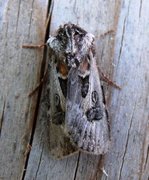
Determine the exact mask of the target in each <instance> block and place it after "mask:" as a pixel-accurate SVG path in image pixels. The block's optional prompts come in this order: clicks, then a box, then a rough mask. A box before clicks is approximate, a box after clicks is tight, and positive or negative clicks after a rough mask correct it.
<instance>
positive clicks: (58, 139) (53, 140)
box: [48, 56, 77, 158]
mask: <svg viewBox="0 0 149 180" xmlns="http://www.w3.org/2000/svg"><path fill="white" fill-rule="evenodd" d="M49 65H50V66H49V69H48V71H49V72H50V74H49V81H50V93H49V98H50V126H49V127H50V129H49V150H50V154H51V155H53V156H54V157H56V158H63V157H65V156H67V155H69V154H71V153H74V152H76V151H77V148H76V147H75V146H74V145H73V144H72V143H71V142H70V138H69V136H67V135H66V133H65V131H64V122H65V101H66V99H65V97H64V95H63V93H62V90H61V88H60V83H59V80H58V76H57V71H56V62H55V56H51V58H50V64H49Z"/></svg>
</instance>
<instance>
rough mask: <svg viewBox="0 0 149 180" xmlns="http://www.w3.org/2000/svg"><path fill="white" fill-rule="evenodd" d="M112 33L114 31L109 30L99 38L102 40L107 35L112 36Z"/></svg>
mask: <svg viewBox="0 0 149 180" xmlns="http://www.w3.org/2000/svg"><path fill="white" fill-rule="evenodd" d="M114 33H115V30H113V29H111V30H109V31H107V32H105V33H103V34H101V35H100V37H99V38H103V37H104V36H107V35H109V34H112V35H113V34H114Z"/></svg>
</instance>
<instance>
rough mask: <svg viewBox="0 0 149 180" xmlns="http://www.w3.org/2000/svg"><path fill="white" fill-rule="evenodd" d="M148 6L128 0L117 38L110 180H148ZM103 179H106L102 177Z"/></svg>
mask: <svg viewBox="0 0 149 180" xmlns="http://www.w3.org/2000/svg"><path fill="white" fill-rule="evenodd" d="M148 9H149V3H148V1H147V0H145V1H141V0H137V1H135V0H132V1H129V0H125V1H123V4H122V7H121V13H120V18H119V23H118V29H117V35H116V43H115V45H116V47H115V57H114V64H115V66H116V69H115V79H116V82H118V83H119V84H121V86H122V90H121V91H119V92H118V91H116V90H114V91H113V95H112V98H111V103H110V111H111V115H112V126H111V130H112V144H113V145H112V148H111V150H110V152H109V153H108V154H107V156H106V160H105V169H106V171H107V173H108V174H109V177H108V179H111V180H113V179H134V180H147V179H149V159H148V155H149V150H148V149H149V124H148V123H149V111H148V110H149V91H148V89H149V62H148V57H149V47H148V42H149V31H148V24H149V11H148ZM102 179H104V178H102Z"/></svg>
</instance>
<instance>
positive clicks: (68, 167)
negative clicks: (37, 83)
mask: <svg viewBox="0 0 149 180" xmlns="http://www.w3.org/2000/svg"><path fill="white" fill-rule="evenodd" d="M118 7H119V2H118V1H117V2H115V1H110V3H109V2H107V1H106V2H103V1H94V3H92V1H70V2H68V1H54V8H53V12H52V20H51V24H50V27H51V28H50V34H54V32H55V31H56V30H57V28H58V27H59V26H60V25H61V24H64V23H67V22H72V23H75V24H78V25H79V26H81V27H83V28H84V29H86V30H87V31H88V32H91V33H93V34H94V35H95V36H97V44H98V47H97V57H99V58H98V63H99V62H100V66H101V67H106V68H105V71H106V70H107V71H108V70H109V68H110V71H109V74H111V73H112V70H111V69H112V68H111V66H112V55H113V47H114V39H113V38H114V37H113V36H112V35H111V34H110V35H107V36H105V37H103V38H102V39H99V36H100V35H101V34H104V33H105V32H107V31H109V30H111V29H112V30H114V29H115V28H116V22H117V18H115V16H117V13H118ZM115 11H116V13H115ZM105 62H106V63H105ZM44 87H45V86H44ZM44 87H43V89H45V88H44ZM44 96H45V92H43V95H42V99H41V105H40V109H39V116H38V120H37V126H36V130H35V135H34V140H33V144H32V150H31V153H30V156H29V161H28V166H27V171H26V174H25V179H26V180H28V179H55V180H58V179H61V180H63V179H64V180H66V179H85V180H88V179H95V178H97V179H99V177H100V175H101V174H102V171H101V169H100V167H99V160H100V156H93V155H88V154H84V153H81V154H78V153H77V154H75V155H73V156H72V157H69V158H66V159H63V160H55V159H53V158H52V157H50V155H49V152H48V142H47V141H48V137H47V134H48V132H46V131H48V128H47V127H48V124H47V120H46V118H45V117H46V114H45V109H46V107H45V106H44V101H45V100H44ZM35 164H37V165H36V166H35Z"/></svg>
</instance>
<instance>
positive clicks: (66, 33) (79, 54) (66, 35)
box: [47, 23, 94, 67]
mask: <svg viewBox="0 0 149 180" xmlns="http://www.w3.org/2000/svg"><path fill="white" fill-rule="evenodd" d="M93 42H94V36H93V35H92V34H90V33H87V32H86V31H85V30H83V29H82V28H80V27H78V26H77V25H74V24H71V23H68V24H65V25H64V26H63V27H60V28H59V29H58V31H57V34H56V36H53V37H52V36H50V37H49V39H48V41H47V44H48V46H49V47H50V48H51V49H52V50H53V51H54V52H55V53H56V54H57V55H58V56H59V57H60V59H61V60H63V61H64V63H67V65H68V66H70V67H72V66H77V64H80V62H82V61H83V60H84V58H86V56H87V55H88V54H89V51H90V49H91V48H93V46H94V45H93Z"/></svg>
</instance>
